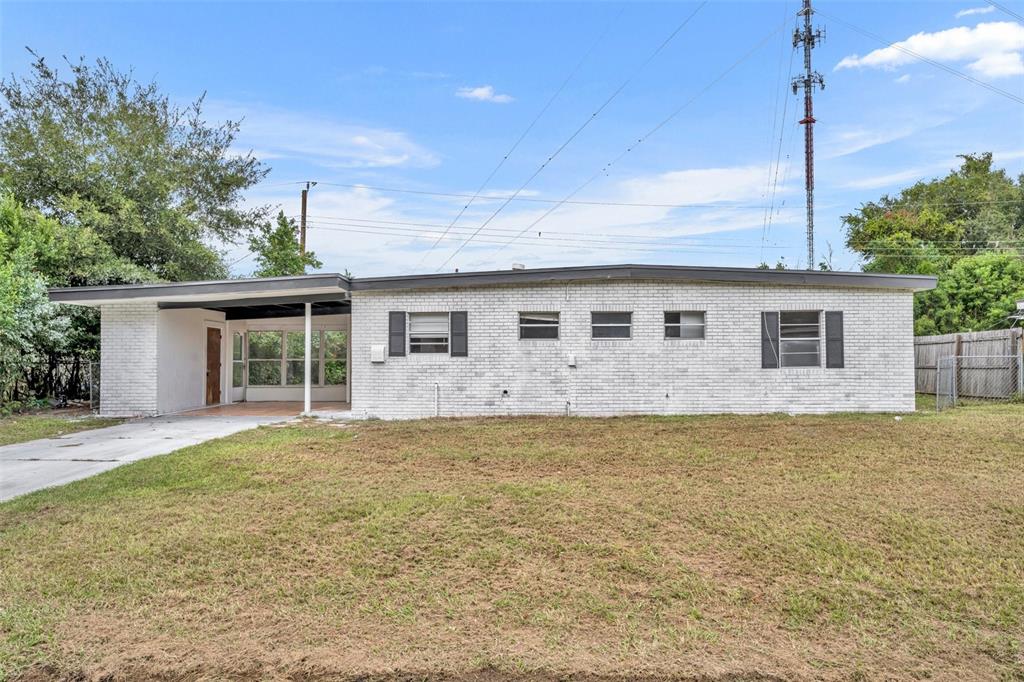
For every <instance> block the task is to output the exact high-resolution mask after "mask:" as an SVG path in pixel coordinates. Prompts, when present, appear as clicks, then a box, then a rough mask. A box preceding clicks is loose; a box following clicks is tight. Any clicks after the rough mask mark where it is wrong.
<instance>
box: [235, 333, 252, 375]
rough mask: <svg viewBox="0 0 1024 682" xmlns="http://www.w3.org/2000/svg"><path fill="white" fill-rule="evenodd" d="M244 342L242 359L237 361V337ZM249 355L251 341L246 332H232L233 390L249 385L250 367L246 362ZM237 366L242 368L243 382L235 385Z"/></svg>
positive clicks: (242, 344)
mask: <svg viewBox="0 0 1024 682" xmlns="http://www.w3.org/2000/svg"><path fill="white" fill-rule="evenodd" d="M236 336H237V337H238V338H240V339H241V340H242V343H241V346H242V348H241V351H242V357H241V359H239V360H236V359H235V337H236ZM248 354H249V339H248V337H247V336H246V334H245V332H240V331H233V332H231V388H244V387H245V386H247V385H248V383H249V365H248V363H247V362H246V358H247V356H248ZM235 365H241V366H242V380H241V382H239V383H237V384H236V383H235Z"/></svg>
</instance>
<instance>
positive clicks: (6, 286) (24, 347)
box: [0, 192, 67, 405]
mask: <svg viewBox="0 0 1024 682" xmlns="http://www.w3.org/2000/svg"><path fill="white" fill-rule="evenodd" d="M45 227H47V226H46V225H45V221H42V222H41V221H39V220H35V219H32V220H30V219H27V217H26V212H25V211H24V210H23V209H22V207H20V206H19V205H18V203H17V202H16V201H15V200H14V197H13V196H11V195H10V194H9V193H7V192H2V193H0V405H3V404H5V403H6V402H8V401H9V400H11V399H12V398H13V397H14V389H15V386H16V384H17V381H18V379H20V378H21V377H22V376H23V375H24V373H25V370H26V369H27V368H30V367H33V366H35V365H37V364H39V363H40V362H42V360H43V359H44V358H45V351H47V350H48V349H51V348H56V347H59V346H60V345H61V344H62V343H63V342H64V341H65V340H66V336H65V333H64V332H65V329H66V327H67V320H66V319H65V318H63V317H62V316H58V315H57V311H56V306H55V305H53V304H52V303H50V302H49V299H48V298H47V296H46V284H45V283H44V281H43V278H42V277H41V276H40V275H39V274H38V272H36V264H37V262H38V261H39V260H40V259H41V258H45V257H48V255H49V254H50V252H52V249H53V248H54V245H53V240H52V230H49V229H40V228H45Z"/></svg>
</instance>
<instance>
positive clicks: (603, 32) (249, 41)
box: [0, 0, 1024, 276]
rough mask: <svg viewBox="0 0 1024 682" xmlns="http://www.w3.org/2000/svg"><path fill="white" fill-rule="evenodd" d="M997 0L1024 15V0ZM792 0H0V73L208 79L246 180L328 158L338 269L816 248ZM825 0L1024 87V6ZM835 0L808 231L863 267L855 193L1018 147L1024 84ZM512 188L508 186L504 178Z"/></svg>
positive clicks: (199, 85)
mask: <svg viewBox="0 0 1024 682" xmlns="http://www.w3.org/2000/svg"><path fill="white" fill-rule="evenodd" d="M1000 4H1003V5H1004V6H1006V7H1007V8H1009V9H1010V10H1012V11H1014V12H1016V13H1017V14H1024V2H1020V0H1003V1H1002V2H1001V3H1000ZM798 5H799V3H798V2H797V1H796V0H790V1H789V2H767V1H765V2H732V1H728V0H712V1H711V2H708V3H706V4H705V5H703V6H701V5H700V4H699V3H692V2H691V3H669V2H663V3H653V4H640V3H629V4H620V3H611V2H602V3H547V4H541V3H508V4H499V3H478V4H459V3H447V2H446V3H414V4H398V3H373V4H358V3H339V4H329V3H302V4H300V3H269V2H260V3H242V2H223V3H199V2H182V3H171V2H161V3H127V2H124V3H100V4H97V3H87V2H76V3H47V2H31V3H18V2H5V3H3V4H2V6H0V12H2V15H0V20H2V28H0V31H2V33H0V38H2V41H0V43H2V44H0V72H2V73H3V75H4V76H5V77H9V76H11V75H15V76H20V75H23V74H25V73H26V70H27V67H28V64H29V63H30V57H29V55H28V54H27V52H25V50H24V47H25V46H31V47H32V48H33V49H34V50H36V51H37V52H39V53H40V54H42V55H43V56H45V57H47V58H48V59H49V60H50V61H51V62H54V63H56V62H58V61H59V60H60V57H61V56H62V55H68V56H71V57H78V56H83V57H85V58H87V59H93V58H96V57H100V56H105V57H108V58H110V59H111V60H112V61H113V62H114V63H115V64H116V65H118V66H119V67H121V68H127V67H132V68H134V70H135V73H136V74H137V76H138V77H139V78H140V79H142V80H149V79H153V80H155V81H157V82H158V83H159V84H160V86H161V87H162V88H163V90H164V91H165V92H167V93H169V94H170V95H171V96H172V97H173V98H174V99H175V100H178V101H180V102H182V103H184V102H187V101H189V100H191V99H194V98H195V97H197V96H198V95H200V94H201V93H203V92H205V93H206V94H207V107H206V111H207V115H208V116H209V118H210V120H218V119H223V118H232V119H235V118H240V117H244V122H243V124H242V134H241V136H240V138H239V140H238V148H239V150H243V151H244V150H249V149H252V150H254V152H255V153H256V154H257V155H258V156H259V157H260V158H261V159H263V160H264V161H265V162H266V163H267V164H268V165H269V166H271V167H272V169H273V171H272V172H271V174H270V175H269V177H268V179H267V180H266V182H265V183H263V184H262V185H261V186H260V187H257V188H255V189H254V190H253V191H252V192H250V194H249V201H252V202H255V203H266V204H272V205H274V206H280V207H282V208H283V209H284V210H285V211H286V212H287V213H289V214H295V213H297V212H298V197H299V185H298V184H294V183H296V182H297V181H302V180H316V181H318V183H319V184H318V185H317V186H316V187H315V188H314V189H313V190H312V192H311V193H310V202H309V214H310V216H311V220H310V231H309V243H310V246H311V248H312V249H313V250H315V251H316V253H317V254H318V255H319V257H320V258H321V260H322V261H323V262H324V270H326V271H340V270H343V269H346V268H347V269H349V270H351V271H352V272H353V273H354V274H356V275H364V276H369V275H379V274H402V273H407V272H433V271H435V270H438V269H443V270H452V269H454V268H456V267H457V268H459V269H460V270H473V269H489V268H507V267H510V266H511V264H512V263H513V262H519V263H524V264H525V265H527V266H528V267H540V266H547V265H575V264H593V263H618V262H641V263H644V262H649V263H675V264H715V265H730V266H754V265H757V263H759V262H760V261H761V260H766V261H768V262H771V263H774V262H775V260H776V259H778V258H785V260H786V262H787V263H789V264H790V265H791V266H802V265H804V264H805V261H806V257H805V256H804V253H805V242H804V211H803V208H802V207H803V205H804V199H803V148H802V131H801V129H800V126H799V125H797V123H796V122H797V120H798V119H799V118H800V117H801V116H800V114H802V102H801V101H800V100H799V99H798V98H797V97H795V96H794V95H793V94H792V91H791V90H790V89H789V80H790V75H791V70H792V69H799V67H800V64H801V60H800V57H799V55H797V56H796V58H795V59H793V60H792V62H791V54H792V52H793V51H792V48H791V36H792V31H793V28H794V26H795V23H796V17H795V12H796V10H797V9H798ZM816 5H817V6H819V9H821V10H822V12H823V13H824V14H826V15H829V16H833V17H836V19H841V20H842V21H844V22H849V23H852V24H854V25H856V26H858V27H860V28H862V29H865V30H867V31H870V32H872V33H875V34H878V35H879V36H882V37H885V38H887V39H888V40H892V41H904V40H908V39H909V40H910V42H909V43H907V46H908V47H912V49H913V50H914V51H916V52H918V53H921V54H925V55H927V56H929V57H930V58H932V59H934V60H935V61H938V62H941V63H943V64H946V65H948V66H950V67H953V68H955V69H957V70H959V71H961V72H963V73H966V74H969V75H971V76H972V77H974V78H977V79H978V80H981V81H984V82H987V83H991V84H993V85H995V86H997V87H998V88H1001V89H1002V90H1005V91H1009V92H1012V93H1014V94H1016V95H1017V96H1024V62H1022V59H1021V53H1022V52H1024V25H1022V23H1024V22H1020V21H1019V19H1017V18H1015V17H1013V16H1011V15H1010V14H1007V13H1004V12H1003V11H1001V10H999V9H996V8H994V7H992V6H990V5H987V4H986V3H985V2H984V1H983V0H964V1H963V2H847V1H831V2H824V1H823V2H819V3H816ZM695 11H696V13H695V14H694V12H695ZM691 14H692V15H693V16H692V19H691V20H690V21H689V22H688V23H687V24H686V26H684V27H683V28H682V29H681V30H680V31H679V32H678V33H677V34H676V35H675V36H674V38H672V40H670V41H669V42H668V43H667V44H666V45H665V47H664V48H663V49H662V50H661V51H660V52H659V53H658V54H657V55H656V56H655V57H654V58H653V59H650V57H651V54H652V53H653V52H654V50H655V49H656V48H657V47H658V45H659V44H661V43H662V42H663V41H664V40H665V39H666V38H667V37H668V36H669V35H670V34H671V33H672V32H673V31H674V30H675V29H676V28H677V27H678V26H679V25H680V24H681V23H682V22H683V21H684V20H685V19H686V17H688V16H690V15H691ZM829 16H823V15H818V16H817V17H816V21H815V23H816V24H818V25H822V26H825V27H826V29H827V39H826V41H825V42H824V44H823V45H822V46H821V47H820V48H818V49H817V50H816V51H815V55H814V57H815V66H816V68H817V69H818V70H819V71H820V72H821V73H822V74H823V75H824V76H825V80H826V89H825V91H824V92H822V93H817V94H816V101H815V114H816V118H817V120H818V124H817V126H816V129H815V132H816V139H817V146H816V157H817V175H816V177H817V193H816V206H817V211H816V226H817V230H816V242H817V247H818V248H817V252H818V254H819V257H820V256H821V255H822V254H823V253H824V252H825V251H826V249H827V247H828V245H829V244H831V247H832V249H833V265H834V266H835V267H836V268H839V269H857V268H858V262H857V259H856V257H855V256H854V254H852V253H850V252H848V251H846V250H845V249H844V247H843V241H844V240H843V233H842V226H841V221H840V216H841V215H843V214H844V213H847V212H849V211H851V210H852V209H854V208H856V207H857V206H858V205H860V203H861V202H864V201H869V200H872V199H876V198H878V197H879V196H880V195H881V194H883V193H886V192H894V191H896V190H898V189H899V188H900V187H903V186H905V185H908V184H910V183H912V182H914V181H915V180H918V179H922V178H930V177H934V176H938V175H943V174H945V173H946V172H948V170H949V169H950V168H952V167H954V166H955V165H956V158H955V157H956V155H957V154H960V153H967V152H982V151H991V152H994V153H995V154H996V159H997V162H998V164H999V165H1000V166H1002V167H1004V168H1006V169H1007V170H1008V171H1010V172H1012V173H1013V174H1018V173H1021V172H1024V105H1021V104H1020V103H1018V102H1014V101H1012V100H1010V99H1007V98H1005V97H1002V96H1000V95H998V94H994V93H992V92H989V91H987V90H985V89H984V88H982V87H979V86H977V85H975V84H972V83H969V82H966V81H964V80H962V79H959V78H956V77H954V76H951V75H949V74H948V73H946V72H944V71H942V70H940V69H938V68H936V67H934V66H932V65H928V64H924V63H921V62H919V61H916V60H911V61H909V62H906V60H905V59H904V55H903V54H902V53H900V52H898V51H893V50H887V51H886V50H881V51H880V48H883V47H884V45H882V44H879V43H877V42H874V41H873V40H872V39H870V38H868V37H866V36H864V35H862V34H860V33H857V32H855V31H853V30H851V29H849V28H848V27H847V26H845V25H843V24H842V23H839V22H838V21H832V20H830V19H829ZM912 36H913V37H912ZM744 57H745V58H744ZM737 62H739V63H738V64H737ZM791 64H792V66H791ZM734 65H735V66H734ZM730 67H733V68H731V70H730ZM570 74H571V76H572V77H571V79H570V80H569V81H568V83H567V84H566V85H565V87H564V89H562V90H561V91H560V92H558V91H559V87H560V86H561V85H562V83H563V82H564V81H565V80H566V78H567V77H569V76H570ZM723 74H724V75H723ZM623 83H626V86H625V87H624V88H622V89H621V91H619V94H618V95H617V96H615V97H614V99H612V101H611V102H610V103H609V104H607V106H606V107H604V108H603V109H600V113H599V114H598V115H597V116H593V114H594V113H595V111H597V110H598V109H599V108H600V107H601V105H602V103H603V102H605V101H606V100H607V99H608V98H609V96H610V95H611V94H612V93H613V92H615V91H616V90H617V89H618V88H619V87H620V86H622V85H623ZM556 92H557V93H558V94H557V97H555V98H554V99H553V101H551V98H552V96H553V95H555V94H556ZM549 101H551V103H550V106H549V107H548V108H547V110H546V111H545V112H544V114H543V115H542V116H541V117H540V118H539V119H537V120H536V124H535V125H534V127H533V128H532V130H531V131H530V133H529V134H528V135H526V136H525V138H523V140H522V142H521V143H520V144H519V145H518V147H517V148H516V149H515V151H514V153H513V154H511V155H510V156H509V158H508V159H507V161H506V162H505V163H504V164H503V166H502V167H501V169H500V170H499V171H498V172H497V173H496V174H495V175H494V177H493V179H492V180H491V182H490V183H489V184H487V186H486V188H485V192H484V195H486V196H483V197H481V198H478V199H477V200H475V201H473V202H472V204H471V205H470V207H469V208H468V209H466V210H465V212H464V214H463V215H462V217H461V218H460V219H459V220H458V221H457V222H455V223H454V225H452V227H451V228H450V229H449V230H448V233H447V234H444V231H445V230H446V228H448V226H449V225H451V224H452V221H453V219H454V218H455V217H456V216H457V214H458V213H459V211H460V210H461V209H462V208H463V206H464V205H465V204H466V202H467V199H466V198H460V197H459V196H449V195H470V196H472V195H473V194H474V193H475V192H476V191H477V190H478V188H479V187H480V186H481V183H483V182H484V179H485V178H487V177H488V175H489V174H490V173H491V172H492V170H493V169H494V168H495V167H496V166H497V165H498V163H499V162H500V161H501V159H502V158H503V156H505V154H506V153H507V152H508V150H509V149H510V148H511V147H512V145H513V143H514V142H515V141H516V140H517V139H518V138H519V137H520V135H521V134H522V133H523V132H524V130H526V129H527V127H528V126H529V125H530V123H531V122H532V121H534V119H536V118H537V115H538V114H539V113H540V112H541V110H542V109H544V107H545V105H546V104H547V103H548V102H549ZM588 121H589V122H588ZM663 121H667V122H665V123H664V125H663V126H661V127H660V128H657V129H656V130H654V129H655V128H656V126H658V124H659V123H661V122H663ZM584 123H587V125H586V126H585V127H584V128H583V130H582V131H581V132H579V133H578V134H577V135H576V136H575V137H574V138H573V139H572V141H571V142H570V143H569V144H568V145H565V147H564V148H563V149H562V150H561V151H560V152H559V153H558V155H557V156H556V158H555V159H554V160H552V161H551V162H550V163H548V164H547V165H546V167H545V168H544V169H543V170H541V171H540V172H539V173H537V171H538V169H539V167H540V166H541V164H543V163H544V162H545V160H546V159H548V158H549V157H550V156H551V155H552V154H553V153H554V152H555V151H556V150H558V149H559V148H560V146H561V145H563V143H565V142H566V141H567V140H568V139H569V138H570V136H571V135H573V133H574V131H577V130H578V129H579V128H580V127H581V126H582V125H583V124H584ZM652 130H653V132H652ZM648 134H649V135H648ZM640 138H643V140H644V141H643V142H642V143H641V144H639V145H635V144H634V143H635V142H636V141H637V140H638V139H640ZM630 148H631V151H628V152H626V151H625V150H627V149H630ZM780 150H781V151H780ZM614 159H618V160H617V162H616V163H615V164H614V165H612V166H611V167H610V168H608V169H607V170H606V172H601V170H602V169H603V168H604V167H605V166H606V164H608V162H609V161H612V160H614ZM776 161H778V163H776ZM535 173H536V177H535V178H534V179H533V180H531V181H529V182H527V181H528V179H529V178H531V176H534V174H535ZM595 174H596V177H595ZM591 178H593V181H592V182H590V183H589V184H586V185H585V186H583V188H582V189H581V190H580V191H579V192H578V193H577V194H575V195H573V197H572V201H580V202H588V203H564V204H561V205H559V204H558V203H553V202H558V201H561V200H563V199H565V198H567V197H569V196H570V194H571V193H572V192H573V191H574V190H576V189H577V188H579V187H581V185H584V183H585V182H586V181H587V180H588V179H591ZM350 185H359V186H360V187H350ZM376 188H394V189H401V190H406V191H404V192H394V191H384V190H383V189H376ZM520 188H522V193H521V194H520V195H519V197H518V199H517V200H515V201H511V202H508V203H507V204H506V202H505V201H504V200H503V199H494V198H491V197H494V196H501V197H504V196H508V195H511V194H512V193H514V192H516V191H517V190H519V189H520ZM619 204H632V205H628V206H624V205H619ZM636 204H640V205H636ZM666 204H668V205H679V204H684V205H686V206H685V207H678V208H672V207H668V206H665V205H666ZM503 206H504V207H503ZM766 206H769V207H771V208H769V209H766ZM502 207H503V208H502ZM499 208H500V209H501V210H500V211H498V210H497V209H499ZM550 209H554V210H553V211H551V212H550V213H549V210H550ZM496 211H497V213H495V212H496ZM545 214H547V215H545ZM492 216H493V217H492ZM769 216H770V217H769ZM539 218H540V221H539V222H536V221H537V220H538V219H539ZM488 219H489V222H488ZM534 223H536V224H534ZM481 227H482V229H480V231H479V233H478V234H477V235H476V237H475V238H473V239H472V240H471V241H469V242H468V244H466V245H465V246H463V247H462V248H461V250H460V251H458V252H456V250H457V249H458V248H459V246H460V245H462V244H464V243H465V240H466V239H467V238H468V237H470V235H472V234H473V232H475V231H476V230H477V229H478V228H481ZM527 228H528V229H527ZM523 230H526V231H525V232H524V231H523ZM520 234H521V235H522V236H520V237H518V238H516V239H513V238H514V237H516V236H517V235H520ZM442 237H443V238H442ZM439 238H441V239H440V240H439ZM435 242H437V243H436V246H435ZM229 258H231V260H233V261H237V262H236V263H235V265H234V266H233V270H234V272H235V273H236V274H245V273H247V272H250V271H251V270H252V268H253V267H254V266H253V261H252V259H251V258H246V252H245V250H244V248H230V249H229Z"/></svg>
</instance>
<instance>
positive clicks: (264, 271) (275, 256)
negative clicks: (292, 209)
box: [249, 211, 323, 277]
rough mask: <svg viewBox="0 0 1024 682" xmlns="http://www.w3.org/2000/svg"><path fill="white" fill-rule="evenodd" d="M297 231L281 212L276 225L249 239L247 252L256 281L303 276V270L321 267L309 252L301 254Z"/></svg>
mask: <svg viewBox="0 0 1024 682" xmlns="http://www.w3.org/2000/svg"><path fill="white" fill-rule="evenodd" d="M297 229H298V228H297V227H296V225H295V221H294V220H292V219H290V218H288V217H287V216H285V214H284V211H281V212H280V213H278V214H277V221H276V223H269V222H267V223H264V224H263V225H261V226H260V227H259V228H258V229H257V230H256V233H255V234H254V235H252V236H251V237H250V238H249V250H250V251H252V252H253V253H255V254H256V262H257V263H258V264H259V268H258V269H257V270H256V272H255V273H254V274H255V275H256V276H257V277H284V276H287V275H304V274H305V273H306V268H307V267H308V268H314V269H315V268H320V267H323V263H321V262H320V261H319V260H317V257H316V254H314V253H313V252H312V251H307V252H306V253H302V248H301V247H300V245H299V239H298V237H297V236H296V230H297Z"/></svg>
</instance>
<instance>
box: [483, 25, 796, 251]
mask: <svg viewBox="0 0 1024 682" xmlns="http://www.w3.org/2000/svg"><path fill="white" fill-rule="evenodd" d="M783 26H785V24H781V25H780V26H779V27H778V28H776V29H775V30H773V31H772V32H771V33H769V34H768V35H766V36H765V37H764V38H762V39H761V40H760V41H759V42H758V43H757V44H756V45H754V47H753V48H751V49H750V50H748V51H747V52H746V53H745V54H744V55H743V56H742V57H740V58H739V59H737V60H736V61H735V62H733V63H732V64H731V65H730V66H729V68H727V69H726V70H725V71H723V72H722V73H721V74H719V75H718V77H716V78H715V79H713V80H712V81H711V82H710V83H708V84H707V85H705V86H704V87H703V88H701V89H700V90H699V91H697V93H696V94H694V95H693V96H692V97H690V98H689V99H688V100H686V101H685V102H683V103H682V104H681V105H680V106H678V107H676V109H675V110H674V111H672V112H671V113H670V114H669V115H668V116H666V117H665V118H664V119H662V120H661V121H660V122H659V123H658V124H657V125H655V126H654V127H653V128H651V129H650V130H648V131H647V132H646V133H644V134H643V135H641V136H640V137H639V138H637V140H636V141H635V142H633V143H631V144H630V145H629V146H628V147H626V149H625V150H623V151H622V152H621V153H620V154H619V155H618V156H616V157H615V158H614V159H612V160H611V161H609V162H608V163H606V164H605V165H604V167H602V168H601V169H600V170H598V171H597V172H596V173H594V174H593V175H592V176H590V178H588V179H587V180H586V181H584V182H583V184H581V185H580V186H579V187H577V188H576V189H574V190H573V191H572V192H570V193H569V194H568V195H567V196H566V197H565V198H563V199H562V200H561V201H559V202H557V203H556V204H555V205H554V206H552V207H551V208H549V209H548V210H547V211H546V212H545V213H543V214H542V215H541V216H540V217H539V218H537V219H536V220H535V221H533V223H531V224H530V225H528V226H527V227H525V228H523V231H522V232H521V233H520V234H519V235H517V236H515V237H513V238H512V239H510V240H509V241H508V244H505V245H504V246H502V247H501V248H500V249H498V251H499V252H500V251H502V250H504V248H505V246H508V245H509V244H512V243H513V242H514V241H516V240H517V239H518V238H519V236H521V235H522V234H524V233H525V232H526V231H527V230H530V229H532V228H534V227H536V226H537V224H538V223H540V222H541V221H542V220H544V219H545V218H547V217H548V216H549V215H551V214H552V213H554V212H555V211H557V210H558V209H559V208H561V207H562V206H563V205H565V203H567V202H568V201H569V200H570V199H572V198H573V197H574V196H576V195H577V194H579V193H580V192H581V191H583V189H584V188H586V187H588V186H589V185H590V184H591V183H592V182H594V180H596V179H597V178H599V177H601V176H602V175H605V174H607V173H608V171H609V170H610V169H611V167H612V166H613V165H615V164H616V163H618V162H619V161H621V160H622V159H623V158H624V157H625V156H626V155H627V154H629V153H630V152H632V151H633V150H634V149H636V148H637V147H639V146H640V145H642V144H643V143H644V142H645V141H647V140H648V139H649V138H650V137H651V136H652V135H654V134H655V133H657V132H658V131H659V130H661V129H662V128H663V127H665V126H666V125H668V124H669V122H671V121H672V120H673V119H674V118H675V117H676V116H678V115H679V114H680V113H682V112H683V110H684V109H686V108H687V107H689V106H690V105H691V104H693V102H695V101H696V100H697V99H698V98H699V97H701V96H702V95H703V94H704V93H706V92H707V91H709V90H711V89H712V88H713V87H714V86H715V85H717V84H718V83H719V82H720V81H722V80H723V79H724V78H725V77H726V76H728V75H729V74H730V73H732V71H733V70H734V69H736V67H738V66H739V65H740V64H742V63H743V62H745V61H746V60H747V59H749V58H750V56H751V55H753V54H754V53H755V52H757V51H758V50H759V49H761V47H762V46H763V45H764V44H765V43H766V42H768V40H770V39H771V37H772V36H773V35H775V34H776V33H778V32H779V31H780V30H782V28H783Z"/></svg>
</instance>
